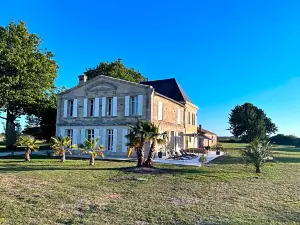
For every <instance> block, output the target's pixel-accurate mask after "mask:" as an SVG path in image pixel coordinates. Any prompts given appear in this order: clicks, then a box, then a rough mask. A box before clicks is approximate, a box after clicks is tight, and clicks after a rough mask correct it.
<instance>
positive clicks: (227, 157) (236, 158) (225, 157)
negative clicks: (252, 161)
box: [210, 155, 245, 165]
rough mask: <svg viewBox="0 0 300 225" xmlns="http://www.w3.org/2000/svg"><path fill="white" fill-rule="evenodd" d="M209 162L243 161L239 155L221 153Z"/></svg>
mask: <svg viewBox="0 0 300 225" xmlns="http://www.w3.org/2000/svg"><path fill="white" fill-rule="evenodd" d="M210 163H211V164H223V165H224V164H241V163H242V164H243V163H245V162H244V160H243V158H242V157H241V156H231V155H222V156H220V157H218V158H216V159H214V160H213V161H211V162H210Z"/></svg>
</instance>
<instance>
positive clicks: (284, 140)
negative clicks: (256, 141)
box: [218, 134, 300, 147]
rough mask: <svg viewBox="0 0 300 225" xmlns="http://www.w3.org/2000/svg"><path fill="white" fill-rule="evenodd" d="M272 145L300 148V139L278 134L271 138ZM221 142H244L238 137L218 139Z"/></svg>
mask: <svg viewBox="0 0 300 225" xmlns="http://www.w3.org/2000/svg"><path fill="white" fill-rule="evenodd" d="M269 140H270V142H271V143H272V144H277V145H292V146H296V147H300V138H298V137H297V136H295V135H284V134H277V135H274V136H272V137H270V138H269ZM218 141H219V142H224V143H242V140H241V139H239V138H236V137H233V136H231V137H218Z"/></svg>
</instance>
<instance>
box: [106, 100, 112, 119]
mask: <svg viewBox="0 0 300 225" xmlns="http://www.w3.org/2000/svg"><path fill="white" fill-rule="evenodd" d="M106 102H107V106H106V108H107V112H106V115H107V116H112V114H113V98H107V101H106Z"/></svg>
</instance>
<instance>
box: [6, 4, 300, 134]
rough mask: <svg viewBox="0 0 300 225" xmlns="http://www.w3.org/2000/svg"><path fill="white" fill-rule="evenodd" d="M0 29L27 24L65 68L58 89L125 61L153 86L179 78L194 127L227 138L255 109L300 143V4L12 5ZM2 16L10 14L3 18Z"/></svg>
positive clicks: (8, 7) (60, 72) (62, 70)
mask: <svg viewBox="0 0 300 225" xmlns="http://www.w3.org/2000/svg"><path fill="white" fill-rule="evenodd" d="M1 8H2V10H1V14H0V26H3V25H7V24H8V23H9V22H10V21H11V20H12V19H14V20H15V21H19V20H23V21H25V22H26V23H27V26H28V28H29V30H30V31H31V32H33V33H36V34H38V35H40V36H41V37H42V38H43V41H44V42H43V46H44V47H46V48H48V49H49V50H51V51H53V53H54V54H55V55H56V57H55V58H56V60H57V62H58V64H59V66H60V70H59V78H58V79H57V84H58V85H65V86H67V87H72V86H74V85H75V84H76V83H77V76H78V75H80V74H82V73H83V72H84V71H85V69H86V68H89V67H94V66H95V65H97V64H98V63H99V62H101V61H113V60H116V59H118V58H122V60H123V61H124V63H125V64H126V65H127V66H128V67H133V68H135V69H137V70H139V71H140V72H142V73H143V74H144V75H145V76H146V77H148V78H149V79H151V80H154V79H163V78H169V77H175V78H176V79H177V80H178V81H179V83H180V84H181V86H182V87H183V88H184V89H185V90H186V92H187V93H188V95H189V96H190V97H191V99H192V100H193V101H194V103H195V104H196V105H198V106H199V107H200V110H199V113H198V115H199V116H198V123H201V124H202V125H203V127H205V128H206V129H209V130H212V131H215V132H216V133H217V134H219V135H229V133H228V131H226V129H227V128H228V114H229V112H230V109H232V108H233V107H234V106H235V105H237V104H242V103H244V102H252V103H253V104H255V105H257V106H258V107H260V108H262V109H264V110H265V112H266V113H267V115H268V116H269V117H271V119H272V120H273V121H274V122H275V123H276V125H277V126H278V128H279V132H281V133H285V134H295V135H298V136H300V122H299V118H300V94H299V93H300V89H299V86H300V14H299V11H300V1H296V0H295V1H289V0H282V1H276V0H272V1H271V0H270V1H268V0H257V1H256V0H251V1H250V0H249V1H247V0H245V1H240V0H237V1H228V0H227V1H221V0H210V1H200V0H195V1H189V0H185V1H176V0H164V1H161V0H152V1H138V0H135V1H133V0H127V1H116V0H110V1H96V0H95V1H70V0H69V1H67V0H65V1H56V0H52V1H30V0H27V1H23V0H15V1H6V2H2V3H1ZM3 9H4V10H3Z"/></svg>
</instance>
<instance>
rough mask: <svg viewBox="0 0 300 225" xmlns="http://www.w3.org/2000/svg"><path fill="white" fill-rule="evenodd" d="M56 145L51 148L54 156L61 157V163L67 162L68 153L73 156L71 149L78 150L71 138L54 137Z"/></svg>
mask: <svg viewBox="0 0 300 225" xmlns="http://www.w3.org/2000/svg"><path fill="white" fill-rule="evenodd" d="M51 139H52V141H53V142H54V144H53V145H52V146H51V147H52V148H53V150H54V154H53V155H59V156H60V157H61V158H60V161H61V162H65V161H66V151H67V152H69V153H70V154H72V152H71V151H70V150H71V149H74V148H77V146H76V145H72V139H71V138H70V137H52V138H51Z"/></svg>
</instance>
